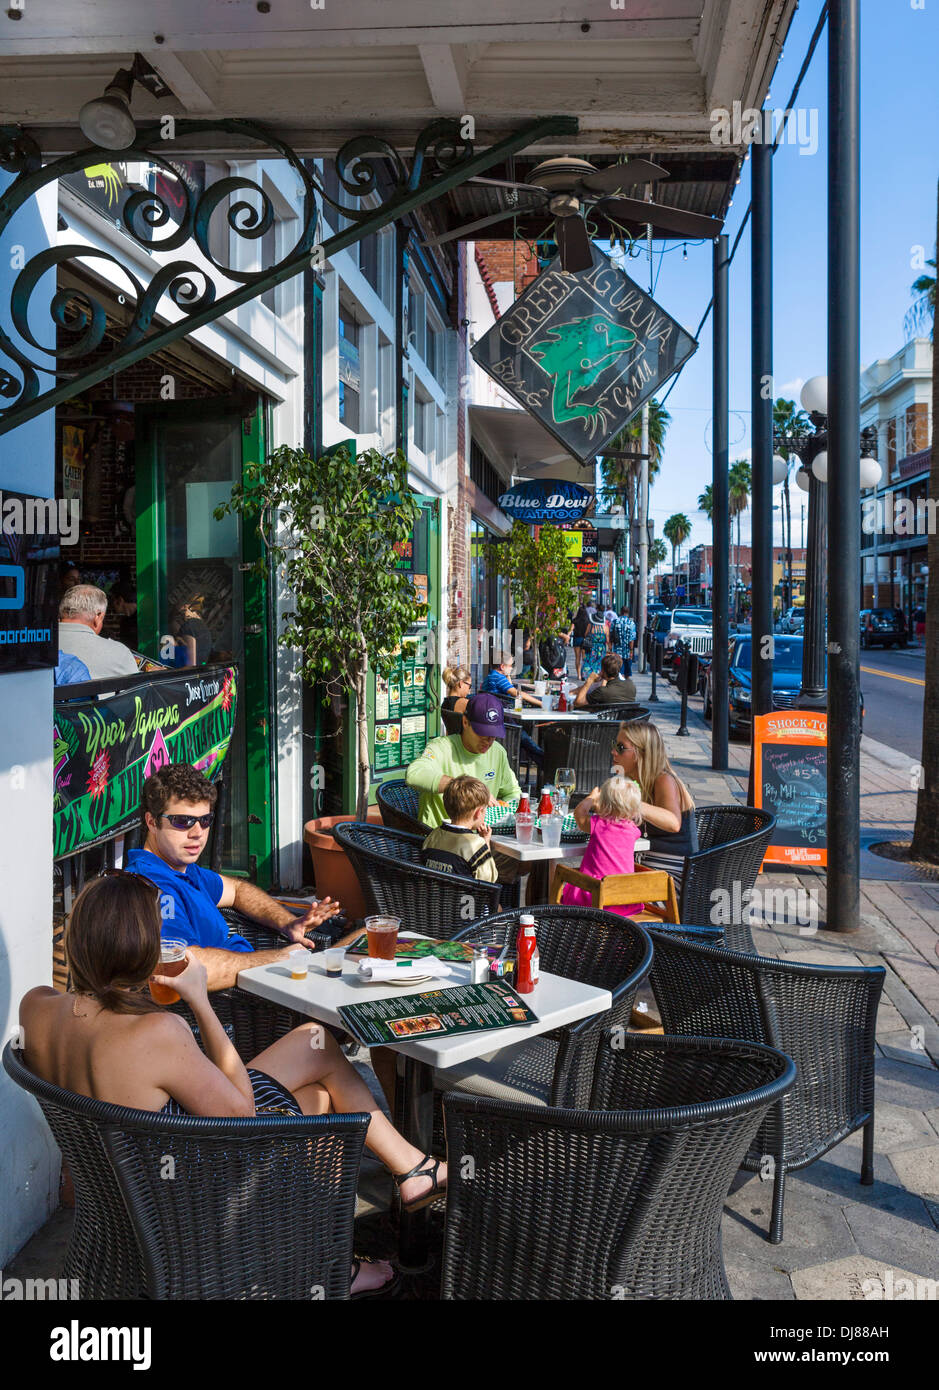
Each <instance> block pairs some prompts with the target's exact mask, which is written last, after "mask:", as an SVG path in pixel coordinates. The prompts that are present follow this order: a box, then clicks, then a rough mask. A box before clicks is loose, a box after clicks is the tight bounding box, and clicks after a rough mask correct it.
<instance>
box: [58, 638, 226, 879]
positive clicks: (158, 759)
mask: <svg viewBox="0 0 939 1390" xmlns="http://www.w3.org/2000/svg"><path fill="white" fill-rule="evenodd" d="M59 689H60V690H61V691H66V690H67V689H68V687H67V686H60V687H59ZM236 695H237V673H236V670H235V668H234V667H232V666H202V667H200V668H199V669H198V670H197V671H195V670H194V671H192V672H191V673H190V674H187V675H179V676H167V677H165V678H164V677H161V676H157V675H155V676H154V679H153V682H152V683H151V684H149V685H142V686H137V687H136V688H135V689H132V690H128V691H127V692H126V693H124V694H118V695H113V696H112V697H111V698H110V699H107V700H100V701H95V700H81V699H78V700H61V701H59V700H57V701H56V704H55V735H54V742H53V775H54V779H55V791H54V796H53V803H52V804H53V817H52V826H53V848H52V855H53V858H54V859H59V858H61V857H62V856H63V855H66V854H74V853H75V852H76V850H80V849H88V847H89V846H90V845H97V844H100V843H101V842H102V841H104V840H110V839H111V838H112V836H114V835H119V834H120V833H121V832H122V831H125V830H129V829H130V828H131V827H132V826H134V825H136V824H137V823H138V822H139V820H140V790H141V788H142V786H143V784H144V782H145V780H146V779H147V778H148V777H150V776H151V775H152V774H153V773H154V772H156V771H157V770H158V769H159V768H161V767H162V766H163V765H164V763H191V764H192V766H193V767H195V768H198V769H199V771H200V772H203V773H204V774H205V776H206V777H208V778H209V779H210V780H214V779H215V778H216V777H217V776H218V773H219V770H220V768H221V765H222V760H223V759H224V757H225V754H226V753H227V751H228V745H229V743H230V742H231V736H232V730H233V727H234V723H235V705H236Z"/></svg>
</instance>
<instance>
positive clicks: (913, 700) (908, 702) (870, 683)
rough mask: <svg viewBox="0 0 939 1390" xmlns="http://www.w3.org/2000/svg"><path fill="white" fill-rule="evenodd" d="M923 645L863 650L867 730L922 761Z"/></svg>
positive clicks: (869, 735) (873, 736)
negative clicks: (905, 648)
mask: <svg viewBox="0 0 939 1390" xmlns="http://www.w3.org/2000/svg"><path fill="white" fill-rule="evenodd" d="M925 663H926V654H925V652H924V650H923V648H922V647H919V648H915V647H913V648H910V649H908V650H905V651H904V650H903V649H902V648H892V647H883V648H881V647H873V648H872V649H871V650H870V651H866V652H861V690H862V692H863V694H864V732H865V734H866V735H867V736H868V738H872V739H876V741H877V742H878V743H885V744H887V746H888V747H890V748H896V749H897V750H898V751H899V752H901V753H908V754H909V755H910V757H911V758H914V759H915V760H916V761H919V758H920V754H921V751H922V738H923V672H924V668H925Z"/></svg>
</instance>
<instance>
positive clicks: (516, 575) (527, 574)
mask: <svg viewBox="0 0 939 1390" xmlns="http://www.w3.org/2000/svg"><path fill="white" fill-rule="evenodd" d="M489 556H490V563H491V564H492V567H493V569H494V570H495V572H496V574H501V575H505V576H506V578H507V579H508V581H509V587H510V589H511V592H512V601H513V603H514V604H515V615H516V618H517V619H518V623H519V625H520V627H522V628H523V629H525V628H527V629H528V631H529V632H530V633H531V649H532V653H533V658H532V659H533V672H532V674H533V675H534V677H535V678H536V679H537V677H538V673H539V669H540V667H539V659H538V645H539V642H540V641H541V639H542V638H546V637H559V636H560V635H561V633H563V632H567V630H568V621H567V615H568V613H569V612H570V610H571V609H572V608H576V607H577V605H578V603H579V602H580V590H579V588H578V582H577V566H576V565H575V564H574V561H573V560H572V559H571V557H570V555H569V554H568V552H567V542H566V540H565V538H564V532H563V531H561V530H560V529H559V528H558V527H557V526H542V527H540V528H539V530H538V537H537V539H536V538H535V537H534V536H533V535H532V534H531V532H530V530H529V529H528V527H527V526H526V525H525V524H524V522H521V521H516V522H515V523H514V525H513V526H512V530H511V532H510V534H509V536H508V539H507V540H504V541H494V542H492V543H491V544H490V546H489Z"/></svg>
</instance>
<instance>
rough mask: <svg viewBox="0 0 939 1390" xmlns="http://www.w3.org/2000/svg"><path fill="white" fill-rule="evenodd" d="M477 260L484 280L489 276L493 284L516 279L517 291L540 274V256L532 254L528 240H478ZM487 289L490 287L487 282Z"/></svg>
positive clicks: (510, 281)
mask: <svg viewBox="0 0 939 1390" xmlns="http://www.w3.org/2000/svg"><path fill="white" fill-rule="evenodd" d="M476 261H477V264H478V265H479V269H480V274H481V275H482V277H483V282H484V283H486V280H487V276H488V277H489V280H490V281H491V283H492V284H497V283H499V282H500V281H501V282H505V281H508V282H509V283H510V284H511V283H512V280H513V268H514V280H515V293H516V294H517V295H518V294H521V292H522V290H523V289H525V287H526V286H527V285H529V284H531V282H532V280H534V278H535V277H536V275H537V274H538V257H537V256H535V255H533V254H532V251H531V249H530V247H529V245H528V243H527V242H523V241H518V242H511V241H477V242H476ZM486 287H487V289H488V288H489V286H488V284H487V286H486Z"/></svg>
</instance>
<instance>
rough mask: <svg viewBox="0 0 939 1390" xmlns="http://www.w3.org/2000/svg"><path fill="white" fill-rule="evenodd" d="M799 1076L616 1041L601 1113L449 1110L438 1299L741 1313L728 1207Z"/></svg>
mask: <svg viewBox="0 0 939 1390" xmlns="http://www.w3.org/2000/svg"><path fill="white" fill-rule="evenodd" d="M794 1075H795V1069H794V1067H793V1065H792V1062H791V1060H790V1059H789V1058H788V1057H785V1056H783V1055H782V1054H781V1053H779V1052H775V1051H772V1050H770V1049H769V1048H765V1047H759V1046H756V1045H754V1044H748V1043H746V1042H723V1041H720V1040H717V1039H713V1038H688V1039H684V1038H663V1037H644V1036H642V1035H636V1034H627V1035H625V1036H622V1035H621V1034H620V1033H619V1032H618V1031H617V1030H615V1029H614V1030H612V1032H611V1033H607V1034H606V1035H605V1037H604V1045H603V1046H601V1047H600V1049H599V1055H598V1059H597V1072H596V1079H595V1082H594V1094H593V1097H592V1100H591V1108H590V1109H589V1110H555V1109H548V1110H539V1109H535V1108H532V1107H530V1106H524V1105H510V1104H505V1103H502V1102H499V1101H494V1100H478V1099H472V1098H470V1097H468V1096H461V1095H457V1094H454V1095H448V1096H446V1097H445V1098H444V1112H445V1122H446V1131H447V1148H448V1151H449V1153H450V1155H451V1163H450V1168H449V1182H448V1187H447V1224H446V1236H445V1245H444V1254H443V1273H442V1283H441V1297H443V1298H446V1299H476V1298H478V1299H564V1300H572V1299H603V1300H619V1299H624V1300H627V1299H628V1300H639V1299H643V1300H645V1299H729V1298H730V1297H731V1294H730V1289H729V1288H728V1285H727V1278H726V1275H725V1273H724V1264H723V1259H722V1256H721V1240H720V1223H721V1214H722V1209H723V1203H724V1199H725V1197H726V1195H727V1192H728V1190H729V1188H730V1184H731V1182H732V1181H733V1177H734V1173H735V1172H736V1171H737V1168H738V1166H739V1163H740V1160H741V1157H742V1156H743V1154H744V1153H745V1152H746V1150H747V1146H748V1145H749V1144H750V1142H751V1140H752V1138H753V1135H754V1134H755V1133H756V1131H757V1129H758V1127H759V1125H760V1123H761V1121H762V1119H763V1117H764V1116H765V1114H766V1112H767V1109H768V1107H769V1106H770V1105H772V1104H774V1103H776V1102H778V1101H779V1099H780V1097H781V1096H783V1095H784V1094H785V1092H786V1091H787V1090H788V1088H789V1087H790V1086H791V1085H792V1084H793V1080H794ZM457 1155H462V1156H465V1155H471V1156H472V1159H473V1166H472V1170H471V1171H469V1172H467V1171H466V1169H465V1167H464V1165H463V1164H461V1162H460V1161H459V1159H458V1158H457Z"/></svg>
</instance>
